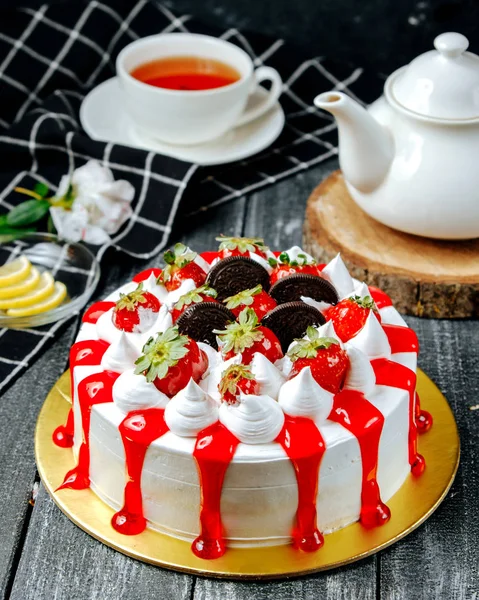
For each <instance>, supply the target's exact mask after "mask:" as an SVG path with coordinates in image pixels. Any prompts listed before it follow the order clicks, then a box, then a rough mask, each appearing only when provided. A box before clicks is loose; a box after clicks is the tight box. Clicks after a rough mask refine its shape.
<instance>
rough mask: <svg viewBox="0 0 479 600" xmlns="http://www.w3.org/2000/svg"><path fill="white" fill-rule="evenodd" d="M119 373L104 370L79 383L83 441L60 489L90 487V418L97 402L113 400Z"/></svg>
mask: <svg viewBox="0 0 479 600" xmlns="http://www.w3.org/2000/svg"><path fill="white" fill-rule="evenodd" d="M118 377H119V373H113V371H103V372H102V373H94V374H93V375H89V376H88V377H85V379H82V381H80V383H79V384H78V402H79V404H80V411H81V419H82V430H83V441H82V444H81V446H80V451H79V453H78V463H77V465H76V466H75V467H74V468H73V469H71V470H70V471H68V473H67V474H66V475H65V479H64V480H63V483H62V484H61V486H60V487H59V488H57V490H56V491H58V490H63V489H65V488H71V489H74V490H84V489H86V488H88V487H90V418H91V409H92V408H93V406H95V404H103V403H105V402H113V396H112V388H113V384H114V383H115V381H116V380H117V378H118Z"/></svg>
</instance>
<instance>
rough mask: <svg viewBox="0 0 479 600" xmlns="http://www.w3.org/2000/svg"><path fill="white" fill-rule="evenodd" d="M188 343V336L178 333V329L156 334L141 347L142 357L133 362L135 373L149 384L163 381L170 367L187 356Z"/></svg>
mask: <svg viewBox="0 0 479 600" xmlns="http://www.w3.org/2000/svg"><path fill="white" fill-rule="evenodd" d="M189 341H190V340H189V338H188V336H186V335H181V334H180V333H179V331H178V327H170V328H169V329H167V330H166V331H165V332H163V333H158V334H157V336H156V339H154V338H153V337H151V338H150V339H149V340H148V341H147V342H146V344H145V345H144V346H143V355H142V356H140V357H139V358H138V359H137V360H136V362H135V365H136V368H135V373H136V374H137V375H141V374H143V375H145V377H146V380H147V381H148V382H149V383H151V382H153V381H154V380H155V379H164V378H165V377H166V376H167V375H168V370H169V369H170V367H174V366H175V365H176V364H178V361H179V360H180V359H182V358H184V357H185V356H186V355H187V354H188V352H189V349H188V348H187V344H188V343H189Z"/></svg>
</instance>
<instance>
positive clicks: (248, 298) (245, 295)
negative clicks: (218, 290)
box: [224, 285, 263, 310]
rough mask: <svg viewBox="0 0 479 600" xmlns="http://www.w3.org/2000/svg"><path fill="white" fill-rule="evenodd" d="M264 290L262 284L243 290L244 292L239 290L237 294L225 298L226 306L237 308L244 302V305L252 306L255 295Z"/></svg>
mask: <svg viewBox="0 0 479 600" xmlns="http://www.w3.org/2000/svg"><path fill="white" fill-rule="evenodd" d="M262 291H263V288H262V286H261V285H257V286H256V287H254V288H251V289H249V290H243V291H242V292H239V293H238V294H236V295H235V296H230V297H229V298H225V300H224V302H225V303H226V308H229V309H230V310H231V309H232V308H237V307H238V306H241V305H242V304H243V305H244V306H251V305H252V304H253V302H254V298H253V296H257V295H258V294H260V293H261V292H262Z"/></svg>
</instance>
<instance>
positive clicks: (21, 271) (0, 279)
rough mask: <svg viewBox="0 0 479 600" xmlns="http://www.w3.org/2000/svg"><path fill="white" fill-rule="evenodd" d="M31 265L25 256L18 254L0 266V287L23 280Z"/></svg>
mask: <svg viewBox="0 0 479 600" xmlns="http://www.w3.org/2000/svg"><path fill="white" fill-rule="evenodd" d="M31 268H32V265H31V264H30V261H29V260H28V258H27V257H26V256H23V255H22V256H19V257H18V258H16V259H15V260H12V262H10V263H7V264H6V265H3V267H0V288H3V287H6V286H10V285H13V284H15V283H18V282H19V281H23V280H24V279H26V278H27V276H28V274H29V273H30V269H31Z"/></svg>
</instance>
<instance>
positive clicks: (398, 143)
mask: <svg viewBox="0 0 479 600" xmlns="http://www.w3.org/2000/svg"><path fill="white" fill-rule="evenodd" d="M468 45H469V42H468V40H467V38H465V37H464V36H463V35H461V34H459V33H443V34H442V35H439V36H438V37H437V38H436V39H435V40H434V46H435V48H436V50H431V51H429V52H426V53H425V54H422V55H420V56H419V57H417V58H416V59H414V60H413V61H412V62H411V63H410V64H409V65H407V66H405V67H402V68H401V69H398V70H397V71H395V72H394V73H393V74H392V75H390V76H389V78H388V79H387V81H386V84H385V86H384V96H382V97H381V98H379V99H378V100H376V101H375V102H374V103H373V104H372V105H371V106H369V107H368V109H367V110H366V109H364V108H362V107H361V106H360V105H359V104H358V103H357V102H355V101H354V100H352V99H351V98H350V97H349V96H347V95H346V94H343V93H341V92H337V91H331V92H326V93H324V94H320V95H319V96H317V97H316V98H315V100H314V103H315V105H316V106H318V107H319V108H322V109H324V110H326V111H328V112H330V113H331V114H333V115H334V116H335V117H336V119H337V123H338V130H339V162H340V165H341V169H342V171H343V175H344V178H345V180H346V184H347V187H348V190H349V192H350V194H351V196H352V198H353V199H354V200H355V202H356V203H357V204H358V205H359V206H360V207H361V208H362V209H363V210H364V211H365V212H366V213H367V214H369V215H370V216H371V217H373V218H374V219H376V220H377V221H380V222H381V223H384V224H385V225H389V226H390V227H393V228H394V229H399V230H401V231H406V232H408V233H414V234H417V235H422V236H426V237H432V238H439V239H450V240H454V239H457V240H459V239H468V238H475V237H479V56H477V55H475V54H472V53H470V52H466V49H467V47H468Z"/></svg>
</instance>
